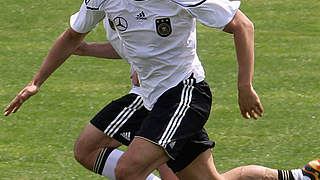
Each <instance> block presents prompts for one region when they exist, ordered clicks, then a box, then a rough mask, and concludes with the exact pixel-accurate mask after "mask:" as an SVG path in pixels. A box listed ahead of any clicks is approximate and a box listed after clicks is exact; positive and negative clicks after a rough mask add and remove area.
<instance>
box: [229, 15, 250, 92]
mask: <svg viewBox="0 0 320 180" xmlns="http://www.w3.org/2000/svg"><path fill="white" fill-rule="evenodd" d="M225 31H226V32H229V33H232V34H233V35H234V43H235V49H236V54H237V60H238V67H239V69H238V88H245V87H250V88H251V85H252V77H253V72H254V26H253V24H252V22H251V21H250V20H249V19H248V18H247V17H246V16H245V15H244V14H243V13H242V12H241V11H240V10H239V11H238V12H237V13H236V15H235V17H234V19H233V20H232V21H231V22H230V23H229V24H228V25H227V26H226V28H225Z"/></svg>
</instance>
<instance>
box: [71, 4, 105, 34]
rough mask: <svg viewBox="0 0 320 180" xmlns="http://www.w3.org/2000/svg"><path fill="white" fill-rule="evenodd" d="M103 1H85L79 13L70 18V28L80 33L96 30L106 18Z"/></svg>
mask: <svg viewBox="0 0 320 180" xmlns="http://www.w3.org/2000/svg"><path fill="white" fill-rule="evenodd" d="M103 3H104V1H103V0H84V2H83V4H82V5H81V7H80V10H79V12H77V13H76V14H74V15H72V16H71V17H70V26H71V28H72V29H73V30H75V31H76V32H79V33H87V32H89V31H91V30H92V29H94V28H95V27H96V26H97V25H98V24H99V22H101V21H102V20H103V18H104V17H105V12H104V10H103V8H102V6H103Z"/></svg>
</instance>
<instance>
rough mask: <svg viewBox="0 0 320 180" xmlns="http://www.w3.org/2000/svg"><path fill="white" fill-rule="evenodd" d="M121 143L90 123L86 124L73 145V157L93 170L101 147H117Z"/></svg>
mask: <svg viewBox="0 0 320 180" xmlns="http://www.w3.org/2000/svg"><path fill="white" fill-rule="evenodd" d="M119 146H121V143H119V142H118V141H116V140H114V139H112V138H111V137H109V136H107V135H105V134H104V133H103V132H101V131H100V130H99V129H97V128H96V127H94V126H93V125H92V124H90V123H89V124H88V125H87V126H86V127H85V128H84V129H83V131H82V133H81V134H80V135H79V137H78V139H77V141H76V143H75V145H74V156H75V159H76V160H77V161H78V162H79V163H80V164H82V165H83V166H84V167H86V168H87V169H89V170H93V167H94V164H95V162H96V159H97V157H98V155H99V153H100V152H101V150H102V149H104V148H106V147H109V148H117V147H119Z"/></svg>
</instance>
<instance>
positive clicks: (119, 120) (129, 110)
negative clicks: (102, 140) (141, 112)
mask: <svg viewBox="0 0 320 180" xmlns="http://www.w3.org/2000/svg"><path fill="white" fill-rule="evenodd" d="M142 106H143V101H142V97H141V96H138V97H137V98H136V99H135V100H134V101H133V103H132V104H130V105H129V106H128V107H125V108H124V109H123V110H122V111H121V112H120V113H119V114H118V116H117V117H116V118H115V119H114V120H113V121H112V122H111V123H110V124H109V126H108V127H107V128H106V129H105V130H104V133H105V134H107V135H108V136H111V137H112V136H113V135H114V134H115V133H117V131H118V130H119V129H120V128H121V127H122V126H123V124H124V123H126V122H127V121H128V119H129V118H130V117H131V116H132V115H133V113H134V112H135V111H136V110H138V109H140V108H141V107H142Z"/></svg>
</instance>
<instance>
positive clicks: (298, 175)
mask: <svg viewBox="0 0 320 180" xmlns="http://www.w3.org/2000/svg"><path fill="white" fill-rule="evenodd" d="M291 173H292V175H293V177H294V179H295V180H311V179H310V178H309V177H308V176H304V175H303V174H302V169H293V170H291Z"/></svg>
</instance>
